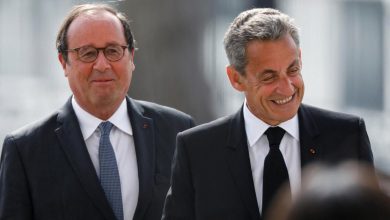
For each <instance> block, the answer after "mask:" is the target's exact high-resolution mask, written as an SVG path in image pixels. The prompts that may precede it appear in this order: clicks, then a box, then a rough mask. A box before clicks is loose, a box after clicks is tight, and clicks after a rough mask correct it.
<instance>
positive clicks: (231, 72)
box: [226, 65, 245, 92]
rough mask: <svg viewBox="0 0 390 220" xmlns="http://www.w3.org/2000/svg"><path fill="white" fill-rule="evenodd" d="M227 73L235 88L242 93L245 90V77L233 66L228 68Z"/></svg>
mask: <svg viewBox="0 0 390 220" xmlns="http://www.w3.org/2000/svg"><path fill="white" fill-rule="evenodd" d="M226 73H227V75H228V78H229V81H230V84H231V85H232V86H233V88H235V89H236V90H238V91H240V92H242V91H244V90H245V84H244V83H243V81H244V80H245V76H243V75H241V73H240V72H238V71H237V70H236V69H235V68H234V67H233V66H231V65H230V66H227V67H226Z"/></svg>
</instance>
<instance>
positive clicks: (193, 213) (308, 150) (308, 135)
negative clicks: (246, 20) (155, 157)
mask: <svg viewBox="0 0 390 220" xmlns="http://www.w3.org/2000/svg"><path fill="white" fill-rule="evenodd" d="M298 118H299V133H300V145H301V146H300V148H301V162H302V166H305V165H307V164H309V163H311V162H314V161H323V162H329V163H337V162H341V161H344V160H348V159H356V160H361V161H366V162H368V163H372V162H373V159H372V153H371V147H370V143H369V140H368V136H367V132H366V129H365V125H364V122H363V120H362V119H360V118H357V117H354V116H350V115H346V114H341V113H334V112H330V111H325V110H321V109H318V108H314V107H309V106H306V105H301V107H300V108H299V111H298ZM163 219H165V220H168V219H169V220H172V219H183V220H184V219H185V220H191V219H202V220H203V219H210V220H220V219H221V220H222V219H223V220H229V219H235V220H244V219H245V220H250V219H256V220H258V219H261V216H260V213H259V209H258V205H257V200H256V194H255V189H254V185H253V179H252V172H251V166H250V160H249V153H248V146H247V137H246V132H245V126H244V118H243V113H242V109H240V111H239V112H237V113H236V114H234V115H232V116H229V117H225V118H222V119H218V120H216V121H214V122H211V123H208V124H204V125H200V126H198V127H195V128H192V129H189V130H187V131H184V132H182V133H179V135H178V138H177V148H176V152H175V156H174V160H173V165H172V179H171V189H170V190H169V192H168V195H167V198H166V201H165V207H164V214H163Z"/></svg>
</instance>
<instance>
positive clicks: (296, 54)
mask: <svg viewBox="0 0 390 220" xmlns="http://www.w3.org/2000/svg"><path fill="white" fill-rule="evenodd" d="M246 58H247V61H248V63H247V65H246V67H245V74H240V73H239V72H237V71H236V70H235V69H234V67H232V66H228V67H227V73H228V77H229V80H230V82H231V84H232V85H233V87H234V88H236V89H237V90H239V91H242V92H244V93H245V97H246V99H247V106H248V108H249V110H250V111H251V112H252V113H253V114H254V115H255V116H256V117H258V118H259V119H261V120H262V121H264V122H265V123H267V124H269V125H278V124H280V123H281V122H284V121H287V120H289V119H291V118H292V117H294V115H296V113H297V111H298V108H299V106H300V104H301V102H302V99H303V94H304V83H303V79H302V76H301V67H302V62H301V52H300V49H299V48H298V47H297V46H296V44H295V42H294V40H293V39H292V38H291V36H290V35H285V36H284V37H281V38H280V39H278V40H269V41H260V40H252V41H250V42H249V43H248V44H247V47H246Z"/></svg>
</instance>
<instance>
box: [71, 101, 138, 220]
mask: <svg viewBox="0 0 390 220" xmlns="http://www.w3.org/2000/svg"><path fill="white" fill-rule="evenodd" d="M72 106H73V109H74V111H75V113H76V116H77V119H78V121H79V124H80V128H81V133H82V134H83V137H84V141H85V144H86V145H87V150H88V153H89V156H90V157H91V160H92V163H93V165H94V167H95V170H96V173H97V175H98V176H99V174H100V173H99V140H100V130H99V128H98V126H99V124H100V123H101V122H103V121H102V120H101V119H99V118H96V117H95V116H93V115H91V114H90V113H88V112H86V111H85V110H84V109H82V108H81V107H80V105H79V104H78V103H77V102H76V100H75V99H74V97H72ZM107 121H109V122H111V123H112V124H113V125H114V126H113V128H112V130H111V133H110V141H111V144H112V147H113V148H114V152H115V157H116V161H117V163H118V171H119V176H120V181H121V192H122V203H123V215H124V220H131V219H133V216H134V212H135V209H136V207H137V202H138V194H139V182H138V166H137V157H136V153H135V147H134V139H133V130H132V127H131V123H130V118H129V115H128V112H127V103H126V99H124V100H123V102H122V104H121V105H120V106H119V108H118V109H117V111H116V112H115V113H114V114H113V115H112V116H111V117H110V118H109V119H108V120H107Z"/></svg>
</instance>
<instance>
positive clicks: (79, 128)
mask: <svg viewBox="0 0 390 220" xmlns="http://www.w3.org/2000/svg"><path fill="white" fill-rule="evenodd" d="M57 49H58V58H59V61H60V63H61V65H62V67H63V69H64V73H65V76H66V77H67V78H68V82H69V86H70V89H71V90H72V92H73V96H72V97H71V98H70V99H69V100H68V101H67V102H66V104H65V105H64V106H63V107H62V108H61V109H59V110H58V111H57V112H55V113H54V114H52V115H51V116H49V117H47V118H46V119H43V120H41V121H39V122H36V123H33V124H31V125H28V126H26V127H24V128H22V129H20V130H18V131H16V132H14V133H12V134H10V135H8V136H7V137H6V139H5V141H4V144H3V152H2V155H1V162H0V219H23V220H29V219H40V220H45V219H47V220H53V219H93V220H99V219H112V220H114V219H117V220H130V219H153V220H154V219H160V218H161V212H162V208H163V202H164V198H165V195H166V193H167V190H168V187H169V177H170V167H171V166H170V165H171V159H172V156H173V152H174V147H175V138H176V134H177V133H178V132H180V131H183V130H185V129H187V128H190V127H192V126H193V120H192V118H191V117H190V116H188V115H186V114H184V113H182V112H179V111H177V110H174V109H171V108H168V107H164V106H160V105H157V104H153V103H149V102H143V101H137V100H133V99H131V98H129V97H128V96H127V92H128V89H129V86H130V82H131V78H132V72H133V71H134V62H133V61H134V39H133V35H132V33H131V30H130V26H129V22H128V20H127V19H126V18H125V17H124V16H123V15H122V14H121V13H119V12H117V11H116V10H115V9H113V8H112V7H110V6H107V5H102V4H86V5H80V6H76V7H74V8H73V9H72V10H71V12H70V13H69V14H68V16H67V18H66V19H65V21H64V23H63V25H62V27H61V28H60V31H59V33H58V36H57Z"/></svg>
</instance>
